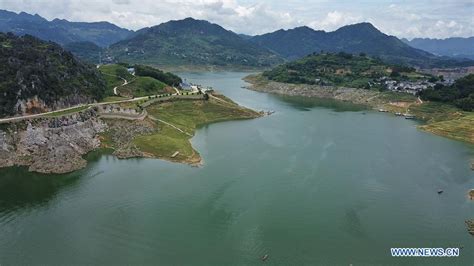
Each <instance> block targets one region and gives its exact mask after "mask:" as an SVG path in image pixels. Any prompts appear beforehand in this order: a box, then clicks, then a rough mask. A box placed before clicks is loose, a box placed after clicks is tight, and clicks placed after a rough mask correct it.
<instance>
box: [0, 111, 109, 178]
mask: <svg viewBox="0 0 474 266" xmlns="http://www.w3.org/2000/svg"><path fill="white" fill-rule="evenodd" d="M106 127H107V126H106V124H105V123H103V122H102V121H101V120H99V119H98V118H97V115H96V113H95V111H94V110H88V111H86V112H84V113H80V114H74V115H71V116H69V117H62V118H43V119H38V120H35V121H31V122H26V125H25V123H16V124H11V125H9V126H8V128H6V129H0V167H7V166H13V165H24V166H28V167H29V170H30V171H35V172H40V173H66V172H71V171H74V170H78V169H81V168H83V167H85V165H86V161H85V160H84V159H83V158H82V155H84V154H86V153H88V152H90V151H92V150H93V149H95V148H97V147H99V146H100V140H99V139H98V133H100V132H103V131H104V130H105V129H106Z"/></svg>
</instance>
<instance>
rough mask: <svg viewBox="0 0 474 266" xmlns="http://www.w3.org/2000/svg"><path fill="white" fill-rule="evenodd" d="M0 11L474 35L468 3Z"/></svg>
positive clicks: (183, 1) (118, 20)
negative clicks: (358, 25)
mask: <svg viewBox="0 0 474 266" xmlns="http://www.w3.org/2000/svg"><path fill="white" fill-rule="evenodd" d="M0 9H7V10H12V11H16V12H20V11H25V12H28V13H33V14H34V13H38V14H40V15H41V16H43V17H46V18H47V19H54V18H64V19H68V20H72V21H89V22H90V21H110V22H112V23H114V24H117V25H119V26H121V27H125V28H130V29H134V30H136V29H140V28H142V27H149V26H153V25H157V24H160V23H162V22H166V21H168V20H177V19H183V18H186V17H194V18H196V19H205V20H209V21H211V22H214V23H217V24H220V25H221V26H223V27H225V28H227V29H230V30H233V31H235V32H238V33H246V34H261V33H266V32H270V31H274V30H277V29H280V28H284V29H288V28H293V27H296V26H302V25H308V26H310V27H312V28H314V29H322V30H326V31H332V30H335V29H337V28H339V27H341V26H344V25H347V24H353V23H357V22H363V21H368V22H371V23H373V24H374V25H375V26H376V27H377V28H379V29H380V30H382V31H383V32H386V33H388V34H391V35H396V36H398V37H408V38H413V37H437V38H445V37H450V36H472V35H474V32H473V29H474V17H473V15H472V14H474V2H473V1H472V0H456V1H442V0H431V1H428V0H419V1H413V2H404V1H403V2H401V1H396V2H394V1H392V0H380V1H364V2H357V1H342V0H341V1H328V0H292V1H283V0H159V1H157V0H101V1H97V0H0Z"/></svg>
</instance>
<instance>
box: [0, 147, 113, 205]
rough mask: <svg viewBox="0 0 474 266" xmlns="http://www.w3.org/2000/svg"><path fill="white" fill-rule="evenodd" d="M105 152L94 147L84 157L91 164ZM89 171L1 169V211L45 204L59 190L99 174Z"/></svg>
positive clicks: (77, 184)
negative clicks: (94, 149) (34, 171)
mask: <svg viewBox="0 0 474 266" xmlns="http://www.w3.org/2000/svg"><path fill="white" fill-rule="evenodd" d="M106 153H107V151H105V150H96V151H94V152H91V153H89V154H87V156H86V159H87V160H88V162H89V163H90V164H94V162H96V161H98V160H99V159H100V158H101V156H103V155H104V154H106ZM90 171H91V170H90V169H89V168H88V169H84V170H80V171H76V172H73V173H69V174H62V175H61V174H54V175H48V174H40V173H30V172H28V169H27V168H25V167H9V168H3V169H0V195H1V196H0V213H1V212H3V211H11V210H14V209H22V208H23V209H28V208H36V207H41V206H45V205H47V203H48V202H49V201H51V200H52V199H54V197H55V196H56V195H58V194H59V193H61V192H62V191H64V190H67V189H71V188H74V187H76V186H79V182H80V181H81V180H86V179H88V178H94V177H95V176H97V175H98V174H100V173H101V171H99V172H95V173H90Z"/></svg>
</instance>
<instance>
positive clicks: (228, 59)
mask: <svg viewBox="0 0 474 266" xmlns="http://www.w3.org/2000/svg"><path fill="white" fill-rule="evenodd" d="M0 31H2V32H13V33H15V34H17V35H25V34H28V35H33V36H36V37H38V38H41V39H43V40H50V41H53V42H56V43H59V44H61V45H63V47H65V48H66V49H67V50H69V51H71V52H73V53H74V55H76V56H78V57H80V58H81V59H83V60H86V61H88V62H91V63H99V62H101V59H100V58H102V59H104V58H105V62H110V61H112V62H128V63H139V64H150V65H158V66H170V67H171V68H176V67H178V68H179V67H183V66H193V67H196V66H206V67H210V68H233V69H247V68H269V67H272V66H274V65H278V64H281V63H283V62H285V61H291V60H295V59H298V58H302V57H304V56H306V55H308V54H312V53H315V52H316V53H319V52H321V51H325V52H346V53H352V54H361V53H362V54H367V55H370V56H372V57H378V58H380V59H382V60H384V61H386V62H388V63H391V64H408V65H412V66H419V67H424V68H429V67H435V66H436V67H450V66H466V65H474V61H472V60H468V59H465V57H470V56H469V54H471V52H472V47H473V46H472V45H470V44H471V43H472V38H469V39H468V41H467V44H466V42H465V40H458V39H459V38H453V40H443V41H440V40H429V42H428V41H427V40H425V39H414V40H412V41H407V40H403V41H402V40H400V39H398V38H397V37H394V36H389V35H387V34H384V33H383V32H381V31H379V30H378V29H377V28H376V27H374V26H373V25H372V24H370V23H358V24H353V25H347V26H344V27H341V28H339V29H337V30H335V31H332V32H325V31H321V30H314V29H311V28H309V27H306V26H303V27H297V28H294V29H289V30H278V31H275V32H272V33H267V34H263V35H258V36H249V35H244V34H236V33H234V32H232V31H229V30H226V29H224V28H223V27H221V26H219V25H217V24H213V23H210V22H208V21H205V20H196V19H193V18H186V19H183V20H175V21H169V22H166V23H162V24H160V25H157V26H153V27H149V28H143V29H141V30H138V31H136V32H134V31H130V30H127V29H123V28H120V27H118V26H116V25H114V24H111V23H108V22H92V23H87V22H70V21H67V20H60V19H54V20H52V21H48V20H46V19H44V18H42V17H41V16H39V15H30V14H27V13H24V12H22V13H19V14H17V13H14V12H10V11H5V10H0ZM469 41H470V42H469ZM427 42H428V43H432V42H435V43H436V45H434V44H427ZM459 43H463V44H462V45H460V44H459ZM433 47H435V48H436V49H435V48H433ZM420 48H421V49H420ZM465 54H466V56H464V55H465Z"/></svg>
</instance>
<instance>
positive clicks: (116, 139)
mask: <svg viewBox="0 0 474 266" xmlns="http://www.w3.org/2000/svg"><path fill="white" fill-rule="evenodd" d="M106 121H107V124H108V126H109V130H108V132H109V134H110V136H111V141H112V143H113V146H114V150H115V151H114V153H113V154H114V155H115V156H117V157H118V158H120V159H125V158H133V157H147V156H146V154H144V153H143V152H142V151H140V149H139V148H138V147H136V146H135V144H133V139H134V137H136V136H138V135H149V134H152V133H153V132H155V131H156V130H157V129H156V128H155V126H154V124H153V123H150V121H147V120H135V121H133V122H130V121H127V120H122V119H108V120H106Z"/></svg>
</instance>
